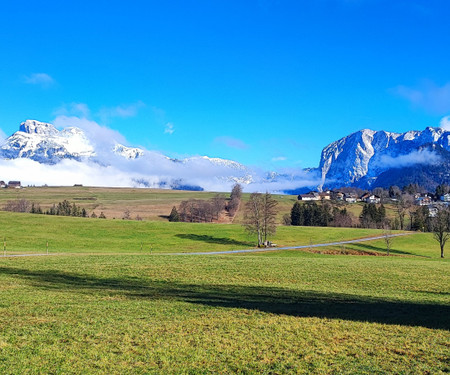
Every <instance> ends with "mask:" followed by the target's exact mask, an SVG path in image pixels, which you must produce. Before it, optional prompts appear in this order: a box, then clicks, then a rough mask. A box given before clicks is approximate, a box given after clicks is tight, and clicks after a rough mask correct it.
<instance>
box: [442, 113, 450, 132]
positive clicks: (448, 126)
mask: <svg viewBox="0 0 450 375" xmlns="http://www.w3.org/2000/svg"><path fill="white" fill-rule="evenodd" d="M439 126H440V127H441V128H442V129H444V130H446V131H450V116H445V117H443V118H442V119H441V122H440V123H439Z"/></svg>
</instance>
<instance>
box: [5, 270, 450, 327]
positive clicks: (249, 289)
mask: <svg viewBox="0 0 450 375" xmlns="http://www.w3.org/2000/svg"><path fill="white" fill-rule="evenodd" d="M0 274H7V275H11V276H14V277H20V278H23V279H25V280H28V281H29V282H30V283H31V284H32V285H33V286H35V287H37V288H44V289H49V290H59V289H64V290H72V291H77V292H80V293H89V294H92V293H101V292H103V291H104V292H108V294H111V293H117V294H118V295H124V296H126V297H127V298H130V299H147V300H151V299H172V300H176V301H184V302H189V303H193V304H201V305H205V306H212V307H221V308H242V309H250V310H258V311H261V312H266V313H271V314H283V315H291V316H297V317H317V318H327V319H343V320H350V321H358V322H373V323H382V324H397V325H403V326H421V327H427V328H433V329H445V330H450V306H449V305H444V304H430V303H416V302H409V301H408V302H406V301H397V300H388V299H381V298H373V297H367V296H358V295H350V294H343V293H322V292H315V291H299V290H291V289H283V288H275V287H263V286H261V287H259V286H243V285H210V284H183V283H180V282H171V281H152V280H142V279H136V278H126V277H124V278H120V279H118V278H99V277H95V276H93V275H84V274H74V273H68V272H61V271H57V270H40V271H30V270H26V269H19V268H7V267H0Z"/></svg>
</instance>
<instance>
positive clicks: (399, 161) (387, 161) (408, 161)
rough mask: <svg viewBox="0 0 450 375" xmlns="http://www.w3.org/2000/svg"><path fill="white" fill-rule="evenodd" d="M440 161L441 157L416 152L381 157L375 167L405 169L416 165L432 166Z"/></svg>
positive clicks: (425, 151) (426, 151)
mask: <svg viewBox="0 0 450 375" xmlns="http://www.w3.org/2000/svg"><path fill="white" fill-rule="evenodd" d="M440 161H441V157H440V156H439V155H438V154H436V153H434V152H432V151H429V150H423V151H419V150H416V151H413V152H411V153H409V154H405V155H398V156H391V155H382V156H381V157H380V159H379V160H378V163H377V165H379V166H382V167H388V168H405V167H411V166H413V165H416V164H425V165H433V164H437V163H439V162H440Z"/></svg>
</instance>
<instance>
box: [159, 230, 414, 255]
mask: <svg viewBox="0 0 450 375" xmlns="http://www.w3.org/2000/svg"><path fill="white" fill-rule="evenodd" d="M410 234H413V233H397V234H390V235H389V236H388V237H399V236H408V235H410ZM383 238H385V236H383V235H380V236H375V237H366V238H359V239H356V240H348V241H338V242H327V243H318V244H315V245H302V246H288V247H267V248H264V247H263V248H259V249H246V250H226V251H210V252H204V253H202V252H200V253H172V254H166V255H221V254H239V253H258V252H262V251H279V250H295V249H313V248H317V247H325V246H334V245H345V244H349V243H359V242H367V241H374V240H382V239H383Z"/></svg>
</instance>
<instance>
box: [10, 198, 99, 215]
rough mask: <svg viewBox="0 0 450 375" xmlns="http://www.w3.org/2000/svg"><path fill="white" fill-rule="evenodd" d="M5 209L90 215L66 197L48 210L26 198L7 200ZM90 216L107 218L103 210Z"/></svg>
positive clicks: (53, 213) (45, 213) (52, 213)
mask: <svg viewBox="0 0 450 375" xmlns="http://www.w3.org/2000/svg"><path fill="white" fill-rule="evenodd" d="M3 209H4V210H5V211H10V212H26V213H31V214H42V215H55V216H72V217H89V214H88V212H87V211H86V209H85V208H84V207H80V206H77V205H76V204H75V203H70V202H69V201H68V200H66V199H65V200H63V201H62V202H59V203H57V204H53V206H52V207H50V208H49V209H47V210H43V209H42V208H41V206H40V205H39V204H38V203H34V202H30V201H28V200H26V199H16V200H10V201H7V202H6V203H5V205H4V207H3ZM90 217H92V218H97V217H98V218H100V219H106V216H105V214H104V213H103V212H101V213H100V215H99V216H97V215H96V213H95V212H92V215H91V216H90Z"/></svg>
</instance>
